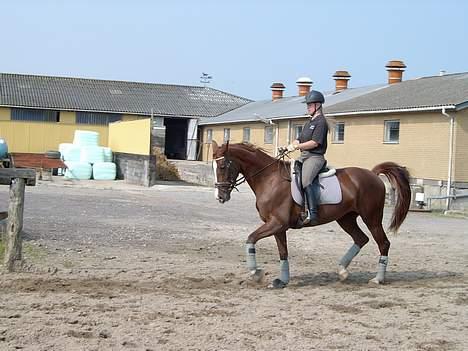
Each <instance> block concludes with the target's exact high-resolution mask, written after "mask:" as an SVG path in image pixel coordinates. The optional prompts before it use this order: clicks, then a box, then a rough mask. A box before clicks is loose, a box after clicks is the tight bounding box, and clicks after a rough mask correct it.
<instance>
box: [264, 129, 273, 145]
mask: <svg viewBox="0 0 468 351" xmlns="http://www.w3.org/2000/svg"><path fill="white" fill-rule="evenodd" d="M264 133H265V134H264V138H263V142H264V143H265V144H273V127H272V126H266V127H265V132H264Z"/></svg>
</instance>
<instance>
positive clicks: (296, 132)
mask: <svg viewBox="0 0 468 351" xmlns="http://www.w3.org/2000/svg"><path fill="white" fill-rule="evenodd" d="M301 133H302V124H297V125H295V126H294V138H293V139H294V140H295V139H299V137H300V136H301Z"/></svg>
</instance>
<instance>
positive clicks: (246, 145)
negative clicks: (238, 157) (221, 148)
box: [231, 141, 267, 154]
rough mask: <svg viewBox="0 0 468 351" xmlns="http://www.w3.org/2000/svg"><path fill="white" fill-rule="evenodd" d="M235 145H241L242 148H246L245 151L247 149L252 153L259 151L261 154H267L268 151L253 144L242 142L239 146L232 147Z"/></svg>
mask: <svg viewBox="0 0 468 351" xmlns="http://www.w3.org/2000/svg"><path fill="white" fill-rule="evenodd" d="M233 145H239V146H240V147H242V148H244V149H247V150H248V151H251V152H256V151H257V150H258V151H261V152H264V153H265V154H267V151H266V150H265V149H264V148H262V147H260V146H257V145H254V144H252V143H248V142H246V141H244V142H242V143H237V144H231V146H233Z"/></svg>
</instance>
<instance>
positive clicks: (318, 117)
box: [287, 90, 328, 224]
mask: <svg viewBox="0 0 468 351" xmlns="http://www.w3.org/2000/svg"><path fill="white" fill-rule="evenodd" d="M303 102H305V103H306V104H307V113H308V115H309V116H310V119H309V120H308V121H307V122H306V123H305V124H304V126H303V127H302V132H301V135H300V136H299V138H298V139H296V140H294V141H293V142H292V144H290V145H288V147H287V149H288V151H294V150H296V149H299V150H301V156H300V157H299V158H298V161H299V162H302V177H301V180H302V187H303V188H304V193H305V196H306V199H307V207H308V210H307V217H306V218H305V219H304V221H303V223H304V224H309V223H310V224H316V223H317V219H318V202H319V197H320V185H319V182H318V179H317V175H318V173H319V171H320V170H321V169H322V167H323V166H324V165H325V162H326V161H325V157H324V154H325V152H326V151H327V133H328V124H327V121H326V119H325V116H324V115H323V112H322V104H323V103H324V102H325V98H324V97H323V94H322V93H321V92H319V91H317V90H312V91H310V92H309V93H308V94H307V96H306V97H305V101H303Z"/></svg>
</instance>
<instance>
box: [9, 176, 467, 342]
mask: <svg viewBox="0 0 468 351" xmlns="http://www.w3.org/2000/svg"><path fill="white" fill-rule="evenodd" d="M0 203H1V204H3V206H4V208H6V206H7V205H6V204H7V203H8V187H2V188H1V189H0ZM0 210H4V209H1V208H0ZM387 212H388V213H386V216H387V217H386V222H385V223H386V224H387V223H388V216H389V214H390V212H389V211H387ZM259 224H260V222H259V219H258V217H257V213H256V210H255V203H254V197H253V195H252V193H251V192H250V191H249V190H248V189H247V188H242V189H241V192H240V193H234V194H233V198H232V200H231V201H230V202H228V203H227V204H224V205H221V204H218V203H217V202H216V201H215V199H214V196H213V191H212V189H209V188H204V187H194V186H181V185H173V184H172V185H171V184H170V185H156V186H154V187H152V188H150V189H146V188H141V187H136V186H129V185H125V184H123V183H121V182H114V183H111V182H104V183H98V182H73V183H72V182H70V183H67V182H64V181H61V180H57V179H56V180H55V181H54V182H53V183H50V182H42V183H40V184H39V185H38V186H36V187H28V188H27V190H26V206H25V215H24V238H25V239H24V254H25V259H26V262H25V265H24V267H23V270H22V271H21V272H18V273H10V274H7V273H1V274H0V350H17V349H23V350H337V349H343V350H463V349H465V350H466V348H467V345H468V308H467V306H468V295H467V288H468V279H467V276H466V274H465V271H466V269H467V267H468V254H467V248H468V245H467V244H468V220H466V219H459V218H447V217H444V216H441V215H435V214H428V213H410V214H409V217H408V219H407V220H406V222H405V223H404V224H403V226H402V228H401V231H400V234H398V235H391V236H390V240H391V242H392V246H391V249H390V263H389V272H388V275H387V280H388V283H387V284H385V285H383V286H374V285H369V284H368V283H367V282H368V280H369V279H371V278H372V277H374V276H375V272H376V269H377V260H378V250H377V246H376V245H375V243H374V242H373V241H372V240H371V242H370V243H369V244H368V245H367V246H366V247H365V248H364V249H363V250H362V251H361V253H360V255H359V256H358V257H357V258H356V259H355V261H354V262H353V263H352V264H351V266H350V271H351V275H350V277H349V280H348V281H347V282H345V283H341V282H339V281H338V275H337V273H336V268H337V267H336V265H337V262H338V260H339V259H340V258H341V256H342V255H343V254H344V252H345V251H346V250H347V248H348V247H349V246H350V245H351V239H350V237H349V236H348V235H347V234H346V233H344V232H343V231H342V230H341V229H340V228H339V227H338V225H337V224H336V223H332V224H329V225H324V226H321V227H318V228H314V229H304V230H296V231H290V232H289V237H288V238H289V239H288V240H289V250H290V265H291V282H290V284H289V286H288V287H287V288H285V289H282V290H271V289H268V288H267V285H268V283H269V282H271V280H273V279H274V278H276V277H277V274H278V270H279V267H278V256H277V251H276V244H275V240H274V239H273V238H267V239H264V240H263V241H260V242H259V243H258V245H257V260H258V262H259V263H260V264H261V266H262V268H264V269H265V270H266V272H267V276H266V281H265V282H264V283H262V284H261V285H259V286H254V285H252V284H250V283H249V282H248V281H246V278H247V272H246V268H245V257H244V242H245V240H246V238H247V236H248V234H249V233H250V232H252V231H253V230H254V229H255V228H256V227H257V226H258V225H259Z"/></svg>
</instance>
